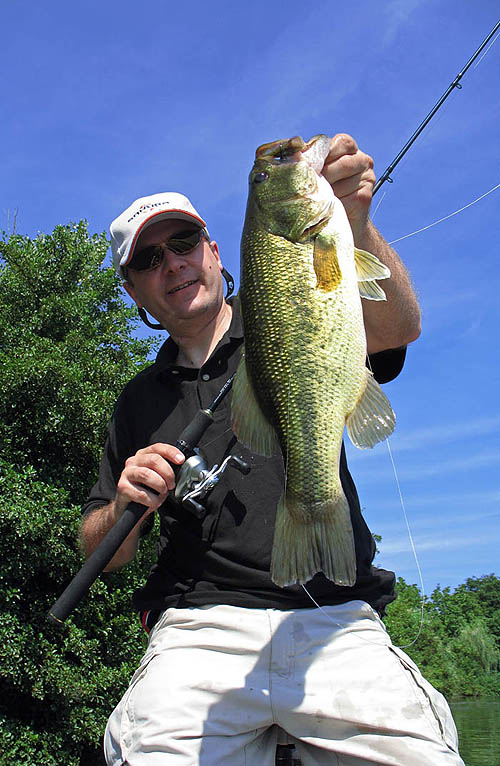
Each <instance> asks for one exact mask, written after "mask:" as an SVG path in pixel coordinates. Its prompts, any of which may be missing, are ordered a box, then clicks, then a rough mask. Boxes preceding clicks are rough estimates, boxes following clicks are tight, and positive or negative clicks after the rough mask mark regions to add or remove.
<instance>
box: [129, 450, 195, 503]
mask: <svg viewBox="0 0 500 766" xmlns="http://www.w3.org/2000/svg"><path fill="white" fill-rule="evenodd" d="M184 460H185V456H184V455H183V453H182V452H181V451H180V450H179V449H177V447H174V446H173V445H172V444H163V443H158V444H152V445H150V446H149V447H144V448H143V449H140V450H138V451H137V452H136V453H135V455H133V456H132V457H129V458H128V459H127V460H126V461H125V467H124V469H123V471H122V474H121V476H120V480H119V482H118V486H117V493H118V496H119V497H120V498H121V499H122V500H124V501H126V502H134V503H141V504H142V505H146V506H148V507H150V508H152V509H153V510H154V509H156V508H158V507H159V506H160V505H161V504H162V503H163V502H164V500H165V498H166V497H167V495H168V493H169V491H171V490H173V489H174V487H175V474H174V468H173V466H175V465H180V464H181V463H183V462H184Z"/></svg>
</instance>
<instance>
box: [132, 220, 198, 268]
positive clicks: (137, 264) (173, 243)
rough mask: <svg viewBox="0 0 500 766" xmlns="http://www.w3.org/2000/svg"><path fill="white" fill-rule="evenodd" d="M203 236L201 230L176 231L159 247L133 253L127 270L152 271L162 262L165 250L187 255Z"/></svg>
mask: <svg viewBox="0 0 500 766" xmlns="http://www.w3.org/2000/svg"><path fill="white" fill-rule="evenodd" d="M204 236H205V234H204V231H203V229H186V230H185V231H178V232H177V233H176V234H173V235H172V236H171V237H169V238H168V239H167V240H165V242H164V243H163V244H161V245H150V246H149V247H144V248H142V250H137V251H135V252H134V255H133V256H132V260H131V261H130V263H129V264H128V268H129V269H133V270H134V271H152V270H153V269H156V268H157V267H158V266H159V265H160V263H161V262H162V260H163V255H164V252H165V248H166V249H167V250H170V252H171V253H175V254H176V255H187V254H188V253H191V252H192V251H193V250H194V249H195V248H196V247H198V245H199V244H200V242H201V240H202V237H204Z"/></svg>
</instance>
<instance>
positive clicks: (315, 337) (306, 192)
mask: <svg viewBox="0 0 500 766" xmlns="http://www.w3.org/2000/svg"><path fill="white" fill-rule="evenodd" d="M320 138H322V139H323V138H324V137H320ZM299 141H302V140H301V139H299ZM315 141H316V139H311V142H308V144H307V145H305V144H304V142H302V144H299V143H298V140H297V139H291V142H293V143H292V144H291V145H290V144H287V142H277V143H278V144H279V145H278V146H276V152H279V155H278V156H277V157H276V156H275V157H273V156H272V151H273V146H274V144H269V145H266V146H265V151H266V152H267V153H269V147H271V158H270V159H268V158H267V157H266V158H264V159H262V158H261V157H259V151H260V150H257V160H256V163H255V166H254V169H253V171H252V173H251V175H250V193H249V202H248V207H247V214H246V219H245V226H244V230H243V235H242V273H241V289H240V300H241V308H242V316H243V323H244V335H245V347H244V357H243V360H242V363H241V365H240V368H239V369H238V373H237V376H236V380H235V387H234V392H233V428H234V430H235V432H236V433H237V434H238V437H239V438H240V440H241V441H244V442H245V443H247V444H248V446H250V447H251V448H252V449H254V451H257V452H259V451H260V452H263V453H264V454H271V453H272V451H273V449H274V450H275V449H276V447H279V449H281V452H282V455H283V460H284V464H285V472H286V480H285V481H286V484H285V487H284V492H283V496H282V498H281V500H280V503H279V506H278V512H277V519H276V529H275V539H274V545H273V557H272V564H271V576H272V578H273V580H274V581H275V582H276V583H277V584H278V585H287V584H291V583H293V582H307V581H308V580H309V579H310V578H311V577H312V576H313V575H314V574H315V573H316V572H318V571H323V572H324V573H325V574H326V576H327V577H330V578H331V579H332V580H334V581H335V582H337V583H338V584H342V585H352V584H353V583H354V581H355V578H356V559H355V547H354V539H353V533H352V527H351V521H350V510H349V506H348V503H347V500H346V498H345V496H344V492H343V489H342V486H341V482H340V478H339V461H340V451H341V446H342V436H343V431H344V427H345V424H346V419H347V418H348V417H349V415H350V413H352V412H353V411H354V410H355V409H356V407H357V405H358V404H359V403H360V400H361V399H362V397H363V394H364V392H365V389H366V387H367V385H368V382H369V380H370V378H369V373H368V371H367V369H366V366H365V358H366V339H365V334H364V327H363V317H362V309H361V301H360V297H359V290H358V277H357V274H356V268H355V262H354V247H353V243H352V234H351V231H350V227H349V224H348V221H347V218H346V216H345V213H344V211H343V208H342V210H340V209H339V207H338V206H339V205H340V206H341V203H340V202H339V201H338V200H335V199H334V197H333V192H331V191H330V188H331V187H329V185H328V184H327V182H326V181H325V179H322V180H320V179H319V176H318V174H317V173H316V171H315V170H314V169H313V168H311V167H310V166H309V164H308V163H307V161H306V159H304V158H303V153H305V151H307V148H308V147H309V146H310V145H313V144H314V143H315ZM298 146H302V147H303V148H302V149H300V150H298V149H297V147H298ZM287 147H291V148H289V150H288V153H287ZM304 147H305V151H304ZM316 148H317V147H316ZM283 157H284V158H285V160H284V161H283ZM259 173H263V174H265V175H266V176H267V178H264V179H263V180H258V181H257V182H255V181H254V183H253V184H252V177H253V178H255V177H256V175H258V174H259ZM273 173H274V175H275V177H274V178H273ZM280 174H281V179H280ZM270 181H271V183H269V182H270ZM273 181H275V183H274V186H273V183H272V182H273ZM323 181H324V184H326V187H325V186H324V184H323ZM264 184H268V186H269V188H270V189H271V194H270V197H269V198H268V199H266V195H265V194H262V191H263V189H264ZM252 186H253V188H252ZM256 187H257V188H256ZM335 203H337V207H335ZM287 207H288V209H287ZM334 211H335V213H334ZM297 221H299V222H300V226H298V225H297ZM318 224H319V225H318ZM311 225H312V228H313V233H312V234H311V235H308V234H307V233H306V235H304V232H305V230H307V229H308V228H310V227H311ZM314 227H316V229H314ZM382 396H383V395H382ZM389 409H390V408H389ZM391 412H392V411H391ZM364 419H366V418H364V416H363V418H361V420H362V421H363V420H364ZM359 428H360V429H361V430H362V429H363V426H362V425H361V426H359ZM361 441H362V440H361ZM359 446H364V445H359Z"/></svg>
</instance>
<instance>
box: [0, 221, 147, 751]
mask: <svg viewBox="0 0 500 766" xmlns="http://www.w3.org/2000/svg"><path fill="white" fill-rule="evenodd" d="M107 248H108V242H107V241H106V238H105V237H104V235H100V236H98V235H94V236H89V234H88V232H87V226H86V224H85V223H84V222H81V223H79V224H71V225H68V226H57V227H56V229H55V230H54V232H53V233H52V234H51V235H39V236H38V237H37V238H36V239H30V238H28V237H21V236H11V237H9V238H6V237H4V238H3V239H2V240H1V241H0V301H1V309H2V310H1V312H0V369H1V375H0V454H1V455H2V459H1V461H0V556H1V560H2V567H1V569H0V601H1V611H0V657H1V662H0V766H3V764H14V763H22V764H26V766H30V765H31V764H33V766H35V765H36V766H39V765H40V764H41V763H43V764H47V765H52V764H65V766H72V765H73V764H74V765H75V766H76V765H78V766H85V765H87V766H90V764H93V765H94V764H99V763H102V762H103V761H102V756H101V755H100V750H101V748H100V741H101V739H102V733H103V731H104V727H105V724H106V720H107V717H108V715H109V713H110V710H111V708H112V707H113V705H114V704H115V703H116V702H117V701H118V699H119V697H120V695H121V694H122V693H123V690H124V688H125V687H126V684H127V683H128V680H129V678H130V675H131V674H132V672H133V670H134V668H135V666H136V663H137V660H138V658H139V657H140V655H141V653H142V651H143V648H144V638H143V631H142V629H141V628H140V627H139V624H138V621H137V618H136V616H135V615H134V614H133V613H132V611H131V607H130V599H131V594H132V592H133V590H134V588H135V587H136V586H137V584H138V583H139V581H140V579H141V578H142V577H143V576H144V571H147V569H148V567H149V563H150V562H149V561H147V559H148V557H152V552H151V550H150V548H149V547H148V546H146V547H145V548H144V550H143V552H142V554H141V556H142V560H141V556H140V557H139V559H138V561H137V562H136V563H135V564H133V565H131V566H129V567H126V568H125V569H123V570H121V571H120V572H118V573H113V574H112V575H104V576H103V577H101V578H100V579H99V580H98V581H97V582H96V583H95V584H94V585H93V586H92V588H91V592H90V594H89V596H88V598H86V599H85V600H84V601H83V602H82V603H81V604H80V605H79V607H78V608H77V610H76V611H75V613H74V616H73V617H72V619H69V620H68V621H67V627H66V628H65V629H63V630H62V631H60V630H59V629H58V628H56V627H54V626H53V625H52V624H51V623H49V622H48V621H47V620H46V617H45V615H46V612H47V610H48V609H49V607H50V606H51V605H52V604H53V603H54V601H55V600H56V598H57V597H58V596H59V595H60V594H61V592H62V591H63V590H64V587H65V585H66V584H67V583H68V582H69V581H70V579H71V578H72V576H73V575H74V574H75V573H76V572H77V571H78V569H79V568H80V566H81V564H82V557H81V554H80V552H79V549H78V543H77V530H78V526H79V519H80V508H79V505H76V503H78V504H79V503H81V502H82V501H83V500H84V498H85V496H86V494H87V492H88V490H89V489H90V487H91V486H92V484H93V483H94V481H95V479H96V476H97V471H98V463H99V458H100V453H101V450H102V446H103V443H104V439H105V433H106V425H107V422H108V420H109V418H110V416H111V413H112V408H113V405H114V402H115V400H116V397H117V395H118V393H119V391H120V390H121V388H122V387H123V385H124V384H125V382H126V381H127V380H129V379H130V378H131V377H132V376H133V375H134V374H135V373H136V372H138V371H139V370H140V369H141V368H142V367H143V366H144V365H145V363H146V362H147V357H148V354H149V352H150V350H151V347H152V344H151V342H150V341H149V340H142V341H141V340H137V339H135V338H134V337H133V336H132V330H133V326H134V321H135V319H134V315H135V312H134V311H132V310H131V309H130V308H129V307H128V306H127V305H126V304H125V302H124V301H123V299H122V297H121V292H120V283H119V279H118V277H117V276H116V274H115V273H114V270H113V269H112V268H104V267H103V266H102V265H101V264H102V261H103V259H104V256H105V253H106V250H107Z"/></svg>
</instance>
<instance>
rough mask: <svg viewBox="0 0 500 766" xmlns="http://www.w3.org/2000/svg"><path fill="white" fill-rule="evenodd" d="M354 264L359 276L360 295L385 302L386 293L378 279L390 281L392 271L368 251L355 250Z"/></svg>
mask: <svg viewBox="0 0 500 766" xmlns="http://www.w3.org/2000/svg"><path fill="white" fill-rule="evenodd" d="M354 263H355V265H356V273H357V275H358V287H359V294H360V295H361V297H362V298H367V299H368V300H371V301H385V300H386V297H385V293H384V291H383V290H382V288H381V287H380V285H378V284H377V283H376V281H375V280H376V279H388V278H389V277H390V276H391V272H390V270H389V269H388V268H387V266H385V264H383V263H381V261H379V259H378V258H377V257H376V256H375V255H372V253H368V252H367V251H366V250H360V249H359V248H357V247H355V248H354Z"/></svg>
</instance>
